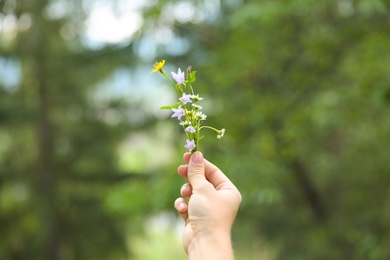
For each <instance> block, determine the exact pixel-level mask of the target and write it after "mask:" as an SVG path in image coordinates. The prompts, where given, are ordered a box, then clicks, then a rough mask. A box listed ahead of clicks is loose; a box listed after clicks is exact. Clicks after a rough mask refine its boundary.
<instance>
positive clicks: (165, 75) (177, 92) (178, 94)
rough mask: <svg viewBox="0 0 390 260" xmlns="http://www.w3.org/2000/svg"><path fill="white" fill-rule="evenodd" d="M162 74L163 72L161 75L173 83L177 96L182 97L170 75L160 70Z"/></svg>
mask: <svg viewBox="0 0 390 260" xmlns="http://www.w3.org/2000/svg"><path fill="white" fill-rule="evenodd" d="M160 72H161V74H163V75H164V77H166V78H167V79H168V80H169V81H170V82H171V83H172V86H173V87H174V88H175V90H176V94H177V96H178V97H180V93H179V90H178V89H177V87H176V84H175V82H173V80H172V79H171V78H170V77H168V75H167V74H166V73H165V71H164V70H163V69H162V70H160Z"/></svg>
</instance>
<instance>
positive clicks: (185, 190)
mask: <svg viewBox="0 0 390 260" xmlns="http://www.w3.org/2000/svg"><path fill="white" fill-rule="evenodd" d="M180 194H181V196H183V197H185V198H189V197H191V194H192V186H191V184H189V183H186V184H184V185H183V186H182V187H181V189H180Z"/></svg>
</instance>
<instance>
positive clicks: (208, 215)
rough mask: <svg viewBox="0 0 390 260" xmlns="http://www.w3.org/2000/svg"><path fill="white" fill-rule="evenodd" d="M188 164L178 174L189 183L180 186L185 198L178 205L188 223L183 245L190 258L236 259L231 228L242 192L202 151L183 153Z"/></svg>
mask: <svg viewBox="0 0 390 260" xmlns="http://www.w3.org/2000/svg"><path fill="white" fill-rule="evenodd" d="M184 160H185V161H186V162H187V163H188V164H187V165H181V166H179V168H178V173H179V174H180V175H181V176H183V177H184V178H186V179H188V181H189V183H187V184H184V185H183V187H182V188H181V195H182V196H183V197H187V198H189V201H188V202H187V201H186V200H185V199H184V198H178V199H176V201H175V208H176V210H177V211H178V212H179V214H180V215H181V216H182V218H183V219H184V221H185V222H186V226H185V228H184V230H183V238H182V239H183V246H184V249H185V250H186V252H187V254H188V255H189V256H190V258H192V257H193V258H194V259H233V250H232V246H231V241H230V233H231V228H232V225H233V222H234V219H235V217H236V214H237V211H238V208H239V206H240V203H241V194H240V192H239V191H238V189H237V188H236V187H235V186H234V184H233V183H232V182H231V181H230V180H229V179H228V178H227V177H226V176H225V175H224V174H223V172H222V171H221V170H220V169H218V167H216V166H215V165H213V164H212V163H210V162H208V161H207V160H205V159H203V155H202V153H200V152H195V153H194V154H193V155H192V156H191V154H190V153H185V154H184Z"/></svg>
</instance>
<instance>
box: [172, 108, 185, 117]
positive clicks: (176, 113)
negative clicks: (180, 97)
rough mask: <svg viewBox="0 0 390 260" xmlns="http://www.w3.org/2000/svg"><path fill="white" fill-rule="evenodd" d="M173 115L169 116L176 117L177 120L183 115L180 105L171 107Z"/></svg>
mask: <svg viewBox="0 0 390 260" xmlns="http://www.w3.org/2000/svg"><path fill="white" fill-rule="evenodd" d="M172 111H173V115H172V116H171V117H172V118H174V117H177V120H180V119H181V117H182V116H184V114H185V111H184V109H183V108H181V106H179V107H178V108H172Z"/></svg>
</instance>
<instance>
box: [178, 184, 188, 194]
mask: <svg viewBox="0 0 390 260" xmlns="http://www.w3.org/2000/svg"><path fill="white" fill-rule="evenodd" d="M186 188H187V185H185V184H184V185H183V186H182V187H181V189H180V194H181V193H183V191H184V190H185V189H186Z"/></svg>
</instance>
